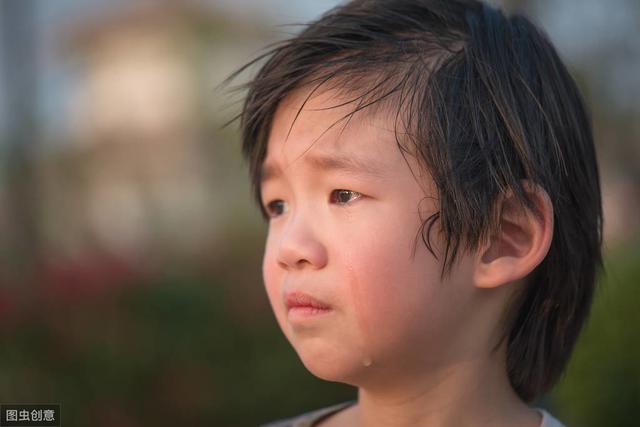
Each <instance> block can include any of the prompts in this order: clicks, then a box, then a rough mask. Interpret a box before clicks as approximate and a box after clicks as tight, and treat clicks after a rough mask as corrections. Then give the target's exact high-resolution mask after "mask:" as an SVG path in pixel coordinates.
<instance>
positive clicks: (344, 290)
mask: <svg viewBox="0 0 640 427" xmlns="http://www.w3.org/2000/svg"><path fill="white" fill-rule="evenodd" d="M306 95H307V92H306V91H305V92H304V93H303V92H297V93H294V94H292V95H290V96H289V97H288V98H287V99H285V101H284V102H283V103H281V105H280V107H279V108H278V110H277V113H276V115H275V120H274V122H273V127H272V131H271V134H270V138H269V143H268V150H267V157H266V159H265V164H268V165H271V166H273V165H277V168H278V169H280V170H281V175H280V176H279V177H278V178H272V179H268V180H266V181H265V182H264V183H263V185H262V198H263V200H262V201H263V204H264V205H265V206H266V207H267V211H268V212H270V213H271V215H272V218H271V220H270V224H269V234H268V237H267V242H266V249H265V254H264V260H263V276H264V282H265V285H266V290H267V293H268V296H269V300H270V303H271V306H272V308H273V311H274V313H275V316H276V318H277V321H278V323H279V325H280V327H281V328H282V330H283V332H284V334H285V335H286V337H287V338H288V340H289V341H290V342H291V344H292V345H293V347H294V348H295V350H296V352H297V353H298V355H299V357H300V358H301V360H302V362H303V363H304V364H305V366H306V367H307V368H308V369H309V370H310V371H311V372H312V373H313V374H315V375H316V376H318V377H320V378H323V379H326V380H330V381H340V382H345V383H349V384H353V385H363V384H364V383H367V382H376V383H378V382H380V381H382V382H385V378H387V379H388V378H394V379H395V380H398V379H401V378H407V379H409V378H411V376H414V375H416V373H417V372H422V371H424V368H425V366H426V365H425V364H429V365H430V366H433V365H434V364H435V365H441V366H443V365H444V364H445V363H452V362H453V363H455V361H456V360H460V358H461V357H464V355H463V354H464V352H465V351H469V350H470V348H469V340H468V339H467V340H465V339H463V336H467V338H468V334H473V333H479V332H480V331H479V330H478V328H479V327H478V328H474V327H473V326H470V325H469V324H468V319H472V318H473V316H472V312H473V310H474V309H473V301H474V298H476V297H477V295H476V294H475V292H476V291H475V290H474V289H473V286H470V285H469V282H470V277H471V275H472V265H473V263H472V262H471V258H467V257H466V255H464V256H462V257H461V262H460V263H459V264H457V265H456V267H454V271H453V274H452V275H451V276H449V277H448V278H447V279H446V280H445V281H444V282H443V281H441V280H440V269H441V265H440V263H439V262H438V261H437V260H436V259H435V258H434V257H433V256H432V255H431V253H430V252H429V251H428V250H427V249H426V248H425V246H424V244H423V242H422V239H421V237H420V236H419V235H418V230H419V226H420V224H421V223H422V221H423V220H424V219H426V218H427V217H428V216H429V215H430V214H432V213H433V212H434V211H435V208H434V206H435V205H434V201H433V200H432V199H431V198H430V197H431V195H432V194H433V187H432V185H433V184H432V182H431V181H430V179H429V178H428V175H427V174H425V173H424V172H423V171H421V169H420V168H419V167H418V165H417V163H416V161H415V159H414V158H412V157H411V156H410V155H408V154H407V155H406V160H407V161H408V163H409V165H411V170H410V169H409V166H408V165H407V161H405V158H404V157H403V156H402V154H401V153H400V151H399V149H398V147H397V145H396V141H395V138H394V133H393V125H392V122H391V121H390V120H387V119H386V118H384V117H382V116H377V117H370V118H365V117H364V116H363V114H361V113H357V114H356V115H355V116H354V117H353V118H352V119H351V121H350V122H349V125H348V126H347V127H346V129H344V131H343V132H342V134H340V133H341V131H342V129H343V126H344V123H345V121H342V122H340V123H339V124H338V125H336V126H334V127H333V128H331V129H330V130H328V131H327V132H326V133H325V134H324V135H323V136H322V137H321V138H320V139H319V140H318V141H317V142H315V144H313V146H312V143H313V141H314V140H316V138H318V137H319V136H320V134H322V133H323V132H324V131H326V130H327V128H328V127H330V126H331V125H332V124H333V123H335V122H336V120H338V119H339V118H341V117H343V116H344V115H345V114H346V113H348V112H350V111H351V110H352V109H353V108H354V104H350V105H347V106H344V107H339V108H332V109H326V110H319V111H310V110H313V109H320V108H327V107H331V106H334V105H337V104H340V103H341V102H342V101H341V100H340V99H338V98H337V96H336V94H335V93H334V92H332V91H327V92H324V93H323V94H321V95H318V94H317V93H316V94H314V97H313V98H312V99H310V100H309V101H308V102H307V104H306V106H305V109H304V110H303V112H302V113H301V114H300V116H299V117H298V118H297V120H296V122H295V125H294V127H293V130H292V131H291V134H290V135H289V137H288V139H287V141H286V142H285V138H286V136H287V132H288V131H289V128H290V126H291V123H292V121H293V119H294V117H295V115H296V112H297V111H298V108H299V106H300V105H301V103H302V101H303V100H304V99H305V98H306ZM365 111H366V110H365ZM307 149H308V152H306V153H305V151H306V150H307ZM303 153H304V155H303ZM320 156H323V157H329V156H330V157H335V158H336V159H338V160H339V161H347V160H348V161H353V163H356V162H357V163H358V164H364V165H367V166H369V168H371V169H375V171H370V172H358V171H346V170H340V169H336V170H332V169H331V168H326V165H325V166H321V165H319V164H315V163H312V162H310V161H311V159H312V158H317V157H320ZM412 171H413V173H414V174H415V177H414V176H413V175H412ZM335 190H349V191H346V192H339V191H338V192H336V191H335ZM352 192H353V193H352ZM274 201H275V202H274ZM267 204H270V206H267ZM438 233H439V228H438V227H437V225H436V226H434V228H433V229H432V242H434V243H435V242H437V241H438ZM415 239H417V246H416V250H415V256H413V257H412V249H413V245H414V241H415ZM436 246H437V245H436ZM293 291H299V292H303V293H306V294H309V295H311V296H312V297H314V298H316V299H318V300H320V301H322V302H324V303H325V304H327V305H329V306H330V307H331V309H330V310H329V311H325V312H324V313H322V314H319V315H315V316H306V317H305V316H300V315H299V312H298V314H296V313H295V310H294V311H293V312H288V309H287V304H286V293H288V292H293ZM481 335H482V334H481Z"/></svg>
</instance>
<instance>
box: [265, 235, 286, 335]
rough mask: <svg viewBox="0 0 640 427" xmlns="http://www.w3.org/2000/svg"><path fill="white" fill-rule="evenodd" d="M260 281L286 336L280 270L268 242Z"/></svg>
mask: <svg viewBox="0 0 640 427" xmlns="http://www.w3.org/2000/svg"><path fill="white" fill-rule="evenodd" d="M262 279H263V281H264V286H265V290H266V292H267V297H268V298H269V303H270V304H271V308H272V310H273V313H274V314H275V316H276V320H277V321H278V324H279V325H280V328H281V329H282V330H283V332H284V333H285V334H286V333H287V330H286V327H285V325H286V322H285V320H286V319H285V307H284V303H283V301H282V290H281V289H280V286H281V283H282V269H281V268H279V267H278V265H277V262H276V259H275V252H274V251H273V250H271V246H270V243H269V240H267V242H266V245H265V252H264V256H263V259H262Z"/></svg>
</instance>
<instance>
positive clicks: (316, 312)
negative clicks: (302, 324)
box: [288, 306, 333, 321]
mask: <svg viewBox="0 0 640 427" xmlns="http://www.w3.org/2000/svg"><path fill="white" fill-rule="evenodd" d="M332 312H333V310H332V309H330V308H318V307H311V306H298V307H291V308H290V309H289V312H288V317H289V320H290V321H304V320H310V319H315V318H319V317H322V316H326V315H327V314H330V313H332Z"/></svg>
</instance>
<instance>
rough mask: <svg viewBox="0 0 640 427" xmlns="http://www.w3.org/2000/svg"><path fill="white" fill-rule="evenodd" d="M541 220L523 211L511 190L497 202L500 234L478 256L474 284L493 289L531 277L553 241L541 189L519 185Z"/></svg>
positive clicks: (547, 206) (550, 214)
mask: <svg viewBox="0 0 640 427" xmlns="http://www.w3.org/2000/svg"><path fill="white" fill-rule="evenodd" d="M522 184H523V189H524V190H525V192H526V193H527V194H528V196H529V197H530V198H531V200H532V202H533V203H534V205H535V207H536V208H537V209H538V211H539V212H540V214H541V215H540V216H538V215H535V214H534V213H533V212H531V211H529V210H525V209H524V207H523V206H522V205H521V204H520V203H519V201H518V199H517V198H516V197H515V196H514V194H513V192H512V191H511V190H510V191H509V192H508V193H507V194H506V195H503V196H501V197H500V198H499V199H498V200H497V204H498V205H497V209H498V212H500V215H499V231H498V232H497V233H496V234H495V235H493V236H491V237H490V238H489V239H487V241H486V242H484V243H483V244H482V245H481V246H480V248H479V251H478V252H477V258H476V267H475V271H474V278H473V279H474V284H475V286H476V287H478V288H495V287H498V286H501V285H504V284H508V283H512V282H514V281H516V280H518V279H521V278H523V277H526V276H527V275H528V274H529V273H531V272H532V271H533V270H534V269H535V268H536V267H537V266H538V265H539V264H540V263H541V262H542V260H544V258H545V256H546V255H547V253H548V252H549V248H550V246H551V240H552V238H553V205H552V203H551V199H550V198H549V195H548V194H547V192H546V191H545V190H544V189H543V188H542V187H540V186H538V185H535V184H531V183H530V182H529V181H522Z"/></svg>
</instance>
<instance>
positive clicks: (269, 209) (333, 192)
mask: <svg viewBox="0 0 640 427" xmlns="http://www.w3.org/2000/svg"><path fill="white" fill-rule="evenodd" d="M337 192H347V193H350V194H355V195H356V196H357V197H354V198H353V199H351V200H350V201H353V200H357V199H359V198H360V197H362V194H361V193H358V192H357V191H353V190H345V189H336V190H333V191H332V192H331V193H330V194H331V195H333V194H336V193H337ZM281 201H282V200H280V199H276V200H272V201H270V202H269V203H267V205H266V207H265V208H264V210H265V211H266V212H267V215H268V216H269V217H270V218H277V217H278V216H280V215H281V214H277V215H273V214H271V207H272V206H273V204H274V203H276V202H281ZM348 203H349V202H344V203H339V202H338V204H340V205H346V204H348Z"/></svg>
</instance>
